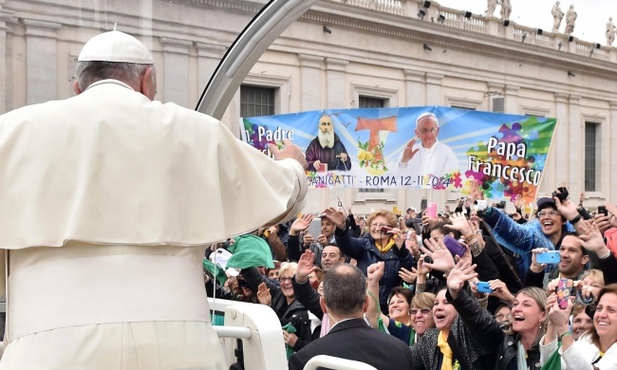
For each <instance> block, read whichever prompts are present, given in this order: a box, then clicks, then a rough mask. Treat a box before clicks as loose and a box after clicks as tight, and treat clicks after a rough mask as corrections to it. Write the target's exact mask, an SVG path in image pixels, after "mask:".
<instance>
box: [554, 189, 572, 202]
mask: <svg viewBox="0 0 617 370" xmlns="http://www.w3.org/2000/svg"><path fill="white" fill-rule="evenodd" d="M557 190H559V193H557V192H556V191H554V192H553V197H557V199H559V201H560V202H563V201H565V200H566V199H568V195H569V193H568V189H567V188H564V187H561V188H557Z"/></svg>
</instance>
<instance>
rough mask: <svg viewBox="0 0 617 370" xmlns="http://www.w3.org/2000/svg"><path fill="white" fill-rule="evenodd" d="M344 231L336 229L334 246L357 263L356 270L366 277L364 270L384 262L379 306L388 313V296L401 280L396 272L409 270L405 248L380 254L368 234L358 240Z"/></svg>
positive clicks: (408, 254) (408, 255)
mask: <svg viewBox="0 0 617 370" xmlns="http://www.w3.org/2000/svg"><path fill="white" fill-rule="evenodd" d="M348 230H349V228H346V229H345V230H341V229H338V228H337V229H336V231H335V232H334V238H335V240H336V244H337V245H338V247H339V249H340V250H341V252H343V254H344V255H345V256H347V257H351V258H354V259H355V260H356V261H358V268H359V269H360V270H361V271H362V273H364V275H366V269H367V268H368V267H369V266H370V265H372V264H373V263H376V262H379V261H384V262H385V268H384V274H383V277H382V278H381V280H380V281H379V304H380V305H381V310H382V312H387V311H388V304H387V302H388V295H389V294H390V290H392V288H393V287H395V286H399V285H401V283H402V281H403V280H402V279H401V278H400V277H399V275H398V272H399V270H400V269H401V267H404V268H406V269H408V270H411V266H412V262H413V260H412V257H411V254H410V253H409V251H408V250H407V248H405V246H403V247H402V248H401V249H400V250H399V249H398V248H397V247H396V246H393V247H392V248H391V249H390V250H389V251H387V252H386V253H381V252H380V251H379V249H377V246H376V245H375V240H374V239H373V238H372V237H371V235H370V234H369V233H366V234H365V235H364V236H361V237H359V238H354V237H352V236H351V234H350V233H349V232H348Z"/></svg>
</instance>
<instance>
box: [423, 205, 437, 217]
mask: <svg viewBox="0 0 617 370" xmlns="http://www.w3.org/2000/svg"><path fill="white" fill-rule="evenodd" d="M426 214H427V215H428V217H430V218H433V219H435V218H437V203H429V204H428V206H427V207H426Z"/></svg>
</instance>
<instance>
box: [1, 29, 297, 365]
mask: <svg viewBox="0 0 617 370" xmlns="http://www.w3.org/2000/svg"><path fill="white" fill-rule="evenodd" d="M156 89H157V83H156V75H155V67H154V58H153V57H152V54H151V53H150V51H149V50H148V48H146V46H145V45H143V44H142V43H141V42H139V41H138V40H137V39H136V38H135V37H133V36H130V35H128V34H126V33H123V32H120V31H116V30H114V31H109V32H105V33H102V34H99V35H97V36H95V37H93V38H92V39H90V40H89V41H88V42H87V43H86V44H85V45H84V47H83V49H82V50H81V52H80V53H79V57H78V64H77V80H76V82H75V84H74V90H75V92H76V94H77V96H74V97H71V98H69V99H66V100H56V101H50V102H47V103H43V104H37V105H32V106H28V107H24V108H20V109H16V110H14V111H12V112H9V113H6V114H4V115H2V116H0V138H1V139H0V167H1V168H2V169H3V171H4V176H2V177H1V178H0V188H2V189H5V190H6V191H4V192H2V193H0V198H1V199H0V220H1V221H2V222H0V247H1V248H4V249H1V250H0V253H2V254H3V255H2V256H0V263H1V265H0V267H2V268H3V269H2V272H0V273H1V274H2V276H3V277H7V276H8V281H7V283H6V286H7V288H8V292H7V296H8V297H7V313H8V314H7V325H6V335H5V339H4V344H5V351H4V355H3V356H2V360H1V361H0V369H2V370H4V369H11V370H14V369H89V370H99V369H100V370H114V369H131V370H136V369H144V370H145V369H148V370H149V369H207V370H218V369H225V368H228V367H229V366H228V365H227V364H226V362H225V359H224V357H223V353H222V350H221V346H220V342H219V339H218V336H217V335H216V333H215V332H214V329H213V328H212V326H211V324H210V312H209V309H208V303H207V297H206V292H205V290H204V286H203V265H202V263H203V256H204V252H205V249H206V247H207V246H209V245H210V244H211V243H213V242H216V241H220V240H225V239H226V238H227V237H228V236H231V235H237V234H241V233H244V232H247V231H250V230H255V229H257V228H258V227H260V226H261V225H264V224H266V225H273V224H277V223H280V222H284V221H285V220H288V219H290V218H292V217H294V216H295V215H296V214H297V213H298V212H299V211H300V210H301V209H302V208H303V206H304V197H305V194H306V178H305V172H304V171H305V169H306V161H305V160H304V156H303V154H302V152H301V151H300V149H299V148H297V147H295V146H293V145H286V148H285V149H284V150H282V151H279V150H278V149H277V148H276V146H271V147H270V150H271V151H273V154H274V158H276V159H277V160H272V159H271V158H269V157H268V156H265V155H263V154H262V153H260V152H259V151H257V150H256V149H254V148H252V147H251V146H249V145H248V144H246V143H244V142H242V141H241V140H238V139H237V138H236V137H234V136H233V135H232V134H231V131H230V130H229V129H228V128H227V127H225V126H224V125H223V124H222V123H221V122H219V121H217V120H216V119H214V118H212V117H208V116H206V115H204V114H201V113H198V112H195V111H193V110H190V109H186V108H183V107H180V106H178V105H175V104H173V103H167V104H163V103H161V102H158V101H155V100H154V96H155V95H156ZM287 144H291V143H289V142H288V143H287ZM25 163H27V165H28V166H27V167H28V168H27V171H26V170H24V164H25ZM212 174H216V176H214V177H213V176H212ZM255 194H268V196H263V197H255V196H254V195H255ZM247 215H248V216H247ZM6 254H8V256H7V257H6V258H5V256H4V255H6ZM5 261H8V266H4V263H5ZM5 271H6V272H5ZM0 287H1V288H2V289H3V288H4V287H5V284H4V283H2V284H0Z"/></svg>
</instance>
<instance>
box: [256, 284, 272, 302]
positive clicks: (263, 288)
mask: <svg viewBox="0 0 617 370" xmlns="http://www.w3.org/2000/svg"><path fill="white" fill-rule="evenodd" d="M257 300H258V301H259V303H261V304H265V305H266V306H270V305H272V294H270V289H268V286H267V285H266V283H261V284H259V286H258V287H257Z"/></svg>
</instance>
